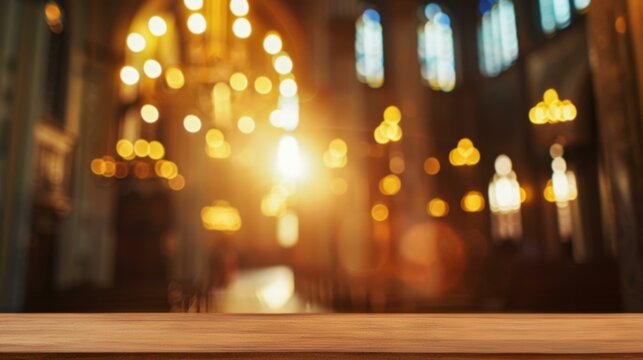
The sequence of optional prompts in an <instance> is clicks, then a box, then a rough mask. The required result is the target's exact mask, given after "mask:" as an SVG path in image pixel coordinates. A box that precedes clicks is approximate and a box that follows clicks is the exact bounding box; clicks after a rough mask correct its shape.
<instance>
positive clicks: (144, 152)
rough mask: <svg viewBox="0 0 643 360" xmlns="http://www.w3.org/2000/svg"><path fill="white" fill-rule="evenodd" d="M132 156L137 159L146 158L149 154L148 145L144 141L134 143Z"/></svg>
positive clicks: (139, 140)
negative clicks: (134, 155)
mask: <svg viewBox="0 0 643 360" xmlns="http://www.w3.org/2000/svg"><path fill="white" fill-rule="evenodd" d="M134 154H136V156H138V157H142V158H144V157H147V156H148V155H149V154H150V143H148V142H147V140H144V139H138V140H136V141H135V142H134Z"/></svg>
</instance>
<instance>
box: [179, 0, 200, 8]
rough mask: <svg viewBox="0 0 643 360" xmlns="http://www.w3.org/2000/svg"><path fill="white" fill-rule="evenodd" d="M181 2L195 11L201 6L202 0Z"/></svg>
mask: <svg viewBox="0 0 643 360" xmlns="http://www.w3.org/2000/svg"><path fill="white" fill-rule="evenodd" d="M183 4H184V5H185V7H186V8H187V9H188V10H192V11H196V10H199V9H201V8H202V7H203V0H183Z"/></svg>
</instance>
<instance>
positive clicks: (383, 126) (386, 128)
mask: <svg viewBox="0 0 643 360" xmlns="http://www.w3.org/2000/svg"><path fill="white" fill-rule="evenodd" d="M383 117H384V120H383V121H382V122H381V123H380V125H379V126H378V127H377V128H375V131H374V132H373V137H374V138H375V141H376V142H377V143H378V144H386V143H389V142H391V141H392V142H397V141H400V140H401V139H402V128H401V127H400V125H399V123H400V121H401V120H402V113H401V111H400V109H399V108H398V107H396V106H389V107H387V108H386V109H385V110H384V114H383Z"/></svg>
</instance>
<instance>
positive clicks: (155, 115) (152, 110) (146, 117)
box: [141, 104, 159, 124]
mask: <svg viewBox="0 0 643 360" xmlns="http://www.w3.org/2000/svg"><path fill="white" fill-rule="evenodd" d="M141 118H142V119H143V121H145V122H146V123H148V124H153V123H155V122H157V121H158V119H159V110H158V109H157V108H156V106H154V105H151V104H145V105H143V106H141Z"/></svg>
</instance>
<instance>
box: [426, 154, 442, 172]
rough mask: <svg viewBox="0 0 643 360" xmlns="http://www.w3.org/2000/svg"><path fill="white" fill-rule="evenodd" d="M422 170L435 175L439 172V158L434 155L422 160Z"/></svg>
mask: <svg viewBox="0 0 643 360" xmlns="http://www.w3.org/2000/svg"><path fill="white" fill-rule="evenodd" d="M424 172H425V173H427V174H428V175H437V174H438V173H439V172H440V160H438V159H437V158H434V157H429V158H427V159H426V160H424Z"/></svg>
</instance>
